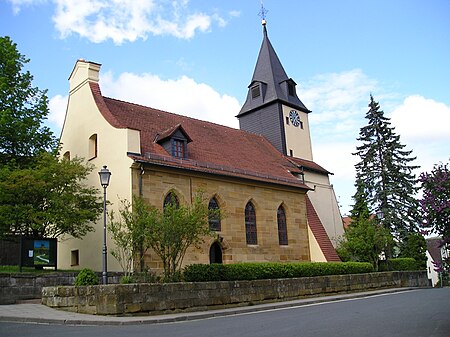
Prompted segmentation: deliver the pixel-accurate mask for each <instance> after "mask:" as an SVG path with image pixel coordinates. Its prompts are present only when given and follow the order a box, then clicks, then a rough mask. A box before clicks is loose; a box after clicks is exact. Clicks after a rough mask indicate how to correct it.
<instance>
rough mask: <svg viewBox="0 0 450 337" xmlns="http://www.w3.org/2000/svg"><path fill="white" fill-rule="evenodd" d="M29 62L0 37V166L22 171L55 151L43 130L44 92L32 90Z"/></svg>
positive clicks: (45, 113) (50, 137) (54, 144)
mask: <svg viewBox="0 0 450 337" xmlns="http://www.w3.org/2000/svg"><path fill="white" fill-rule="evenodd" d="M28 62H29V60H28V59H26V58H25V56H24V55H22V54H20V53H19V51H18V50H17V45H16V44H15V43H13V42H12V41H11V39H10V38H9V37H7V36H6V37H0V165H5V164H12V163H14V164H15V165H18V166H20V167H26V165H28V164H29V163H30V161H32V160H33V159H34V158H35V157H36V155H37V154H39V153H41V152H44V151H55V150H56V148H57V140H56V139H55V137H54V136H53V134H52V132H51V130H50V129H49V128H48V127H46V126H43V121H44V120H45V119H46V118H47V116H48V114H49V110H48V98H47V95H46V91H45V90H39V89H38V88H37V87H33V86H32V81H33V76H32V75H31V74H30V72H29V71H24V70H23V67H24V66H25V64H26V63H28Z"/></svg>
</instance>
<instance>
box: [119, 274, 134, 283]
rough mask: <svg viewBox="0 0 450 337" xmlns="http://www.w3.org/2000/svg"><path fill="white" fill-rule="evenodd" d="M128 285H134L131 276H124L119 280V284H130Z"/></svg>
mask: <svg viewBox="0 0 450 337" xmlns="http://www.w3.org/2000/svg"><path fill="white" fill-rule="evenodd" d="M130 283H135V280H134V278H133V276H131V275H125V276H122V277H121V278H120V284H130Z"/></svg>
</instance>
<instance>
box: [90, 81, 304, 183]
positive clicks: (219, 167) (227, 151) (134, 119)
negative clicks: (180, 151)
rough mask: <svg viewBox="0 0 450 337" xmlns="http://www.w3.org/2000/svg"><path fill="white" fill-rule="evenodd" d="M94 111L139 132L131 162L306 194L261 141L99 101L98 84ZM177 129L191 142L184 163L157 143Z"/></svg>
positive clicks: (116, 102)
mask: <svg viewBox="0 0 450 337" xmlns="http://www.w3.org/2000/svg"><path fill="white" fill-rule="evenodd" d="M90 86H91V91H92V94H93V96H94V99H95V102H96V104H97V107H98V108H99V110H100V112H101V113H102V115H103V116H104V118H105V119H106V120H107V121H108V122H109V123H110V124H111V125H112V126H113V127H116V128H130V129H135V130H139V131H140V137H141V154H140V155H138V154H130V155H129V156H130V157H131V158H133V159H134V160H137V161H140V162H148V163H152V164H157V165H163V166H169V167H175V168H184V169H189V170H194V171H199V172H206V173H211V174H220V175H227V176H233V177H240V178H246V179H252V180H258V181H263V182H270V183H276V184H282V185H289V186H294V187H299V188H302V189H309V188H308V187H307V186H306V185H305V184H303V183H302V181H301V180H299V179H297V178H296V177H294V176H293V175H292V173H291V172H297V173H298V172H299V169H298V168H297V167H296V165H294V164H293V163H292V162H291V161H289V160H288V159H287V157H285V156H283V155H282V154H281V153H280V152H278V151H277V150H276V148H275V147H274V146H273V145H272V144H271V143H270V142H269V141H267V140H266V139H265V138H264V137H262V136H259V135H255V134H252V133H249V132H246V131H242V130H238V129H233V128H229V127H225V126H221V125H218V124H214V123H210V122H205V121H201V120H198V119H194V118H190V117H186V116H182V115H177V114H173V113H169V112H165V111H162V110H157V109H153V108H149V107H146V106H142V105H138V104H133V103H129V102H123V101H119V100H116V99H112V98H107V97H103V96H102V94H101V90H100V87H99V85H98V83H92V82H91V83H90ZM177 127H181V128H182V130H183V131H184V132H185V133H186V134H187V135H188V136H189V138H190V139H191V140H192V141H191V142H190V143H189V144H188V159H186V160H185V159H178V158H174V157H172V156H171V155H170V154H169V153H167V152H166V150H165V149H164V148H163V147H162V146H161V145H159V144H158V143H157V142H155V140H156V139H157V137H158V135H161V134H166V133H167V132H170V130H174V128H177Z"/></svg>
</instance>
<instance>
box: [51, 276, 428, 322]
mask: <svg viewBox="0 0 450 337" xmlns="http://www.w3.org/2000/svg"><path fill="white" fill-rule="evenodd" d="M426 286H428V279H427V274H426V272H425V271H423V272H422V271H417V272H382V273H368V274H355V275H333V276H321V277H305V278H296V279H277V280H256V281H234V282H204V283H167V284H148V283H147V284H127V285H105V286H103V285H101V286H89V287H47V288H44V289H43V292H42V303H43V304H45V305H47V306H49V307H54V308H60V309H65V310H69V311H75V312H80V313H90V314H98V315H124V314H136V313H140V314H143V313H145V314H159V313H168V312H177V311H183V310H185V311H195V310H206V309H218V308H224V307H229V306H243V305H251V304H256V303H264V302H273V301H285V300H292V299H297V298H301V297H306V296H318V295H326V294H337V293H346V292H354V291H365V290H375V289H382V288H398V287H426Z"/></svg>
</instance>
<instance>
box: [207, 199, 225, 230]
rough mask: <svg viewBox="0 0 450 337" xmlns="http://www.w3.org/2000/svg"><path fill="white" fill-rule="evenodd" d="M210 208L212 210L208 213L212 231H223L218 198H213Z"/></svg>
mask: <svg viewBox="0 0 450 337" xmlns="http://www.w3.org/2000/svg"><path fill="white" fill-rule="evenodd" d="M208 210H209V211H210V213H209V215H208V222H209V229H210V230H212V231H221V230H222V228H221V227H222V226H221V224H220V214H218V212H219V210H220V208H219V203H218V202H217V199H216V198H214V197H213V198H211V200H210V201H209V204H208Z"/></svg>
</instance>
